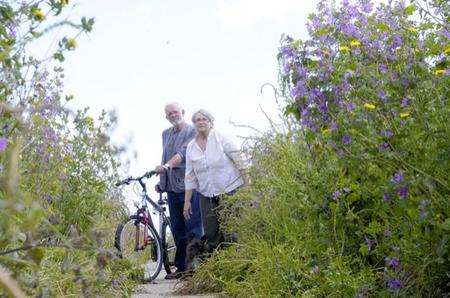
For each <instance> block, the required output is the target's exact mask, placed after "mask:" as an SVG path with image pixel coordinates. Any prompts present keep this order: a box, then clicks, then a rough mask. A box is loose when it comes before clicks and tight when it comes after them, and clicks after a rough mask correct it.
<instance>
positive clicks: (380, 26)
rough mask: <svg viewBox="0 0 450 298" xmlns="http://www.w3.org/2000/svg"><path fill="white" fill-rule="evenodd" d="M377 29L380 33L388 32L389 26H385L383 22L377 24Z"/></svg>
mask: <svg viewBox="0 0 450 298" xmlns="http://www.w3.org/2000/svg"><path fill="white" fill-rule="evenodd" d="M377 28H378V29H379V30H380V31H385V32H387V31H389V26H388V25H386V24H385V23H383V22H380V23H378V25H377Z"/></svg>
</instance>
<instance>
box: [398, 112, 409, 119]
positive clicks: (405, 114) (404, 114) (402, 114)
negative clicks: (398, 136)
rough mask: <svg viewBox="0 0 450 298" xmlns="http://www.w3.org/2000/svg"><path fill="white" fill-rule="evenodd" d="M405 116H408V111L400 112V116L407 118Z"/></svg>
mask: <svg viewBox="0 0 450 298" xmlns="http://www.w3.org/2000/svg"><path fill="white" fill-rule="evenodd" d="M407 117H409V113H408V112H406V113H400V118H402V119H403V118H407Z"/></svg>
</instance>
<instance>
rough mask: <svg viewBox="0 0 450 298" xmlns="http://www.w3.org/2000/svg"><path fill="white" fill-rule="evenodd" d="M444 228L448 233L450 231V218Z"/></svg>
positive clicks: (443, 225)
mask: <svg viewBox="0 0 450 298" xmlns="http://www.w3.org/2000/svg"><path fill="white" fill-rule="evenodd" d="M442 228H443V229H444V230H446V231H450V217H448V218H447V219H446V220H445V221H444V222H443V223H442Z"/></svg>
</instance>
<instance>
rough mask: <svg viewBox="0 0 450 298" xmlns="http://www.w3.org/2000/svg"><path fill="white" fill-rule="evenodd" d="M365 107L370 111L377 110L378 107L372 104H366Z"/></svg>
mask: <svg viewBox="0 0 450 298" xmlns="http://www.w3.org/2000/svg"><path fill="white" fill-rule="evenodd" d="M364 107H365V108H366V109H368V110H373V109H375V108H376V106H375V105H374V104H371V103H365V104H364Z"/></svg>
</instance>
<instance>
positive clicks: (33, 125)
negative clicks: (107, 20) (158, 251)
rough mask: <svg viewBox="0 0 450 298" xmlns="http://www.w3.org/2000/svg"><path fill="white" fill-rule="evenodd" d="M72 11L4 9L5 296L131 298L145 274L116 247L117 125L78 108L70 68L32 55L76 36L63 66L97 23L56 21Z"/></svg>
mask: <svg viewBox="0 0 450 298" xmlns="http://www.w3.org/2000/svg"><path fill="white" fill-rule="evenodd" d="M67 4H68V1H67V0H61V1H59V0H58V1H48V2H47V3H44V2H42V1H28V2H27V1H25V2H23V1H20V2H16V1H0V20H1V22H0V273H1V274H0V296H2V295H4V294H5V293H13V291H16V292H14V293H15V294H14V295H17V296H21V295H23V294H26V295H29V296H42V297H49V296H117V295H119V296H124V295H129V294H130V293H131V291H132V289H133V286H134V285H135V284H136V281H137V279H136V277H137V276H139V273H138V272H137V270H136V269H133V267H134V265H133V264H123V262H122V260H119V259H117V256H116V255H115V251H114V249H113V247H112V245H113V239H112V237H113V235H114V229H115V226H116V223H117V222H118V221H119V220H121V219H122V217H123V211H122V210H124V205H123V203H122V196H121V194H120V193H117V192H116V191H115V190H114V189H113V188H112V182H113V181H115V180H116V178H117V174H116V171H117V169H118V167H119V166H120V164H119V158H118V157H119V153H120V151H119V150H118V149H117V148H115V147H114V146H113V145H112V144H111V143H110V142H109V134H110V132H111V130H112V129H113V127H114V121H115V120H114V117H111V115H109V114H108V113H106V112H104V113H102V115H100V117H99V118H98V119H95V120H94V119H93V118H91V117H90V116H88V114H87V112H88V109H85V110H83V111H77V112H75V113H74V112H73V111H70V110H68V109H67V108H66V107H65V102H66V101H68V100H71V99H72V98H73V96H64V95H63V91H62V85H63V82H62V80H63V78H64V74H63V69H62V68H61V66H59V64H58V62H57V61H50V62H49V61H48V59H51V58H44V60H39V59H36V58H35V57H31V56H29V55H28V53H27V52H26V51H25V49H27V46H28V45H29V44H30V43H31V42H33V40H35V39H36V38H39V37H40V36H42V35H45V34H50V32H51V31H52V30H53V29H54V28H57V27H60V26H66V27H71V28H73V29H74V30H75V33H74V37H71V38H69V37H63V38H62V39H61V42H60V43H59V47H58V48H57V49H56V50H55V51H56V52H55V55H54V58H55V59H56V60H59V61H63V60H64V53H65V52H66V51H69V50H74V49H75V48H76V46H77V43H76V40H75V38H76V37H77V36H79V34H81V33H87V32H89V31H91V30H92V26H93V23H94V21H93V19H89V20H88V19H86V18H82V20H81V24H79V25H78V24H74V23H72V22H69V21H63V22H56V23H51V21H52V18H53V16H54V15H59V14H60V13H61V11H62V10H64V9H65V7H66V6H67ZM49 65H52V66H51V67H50V66H49ZM3 271H4V272H3ZM3 273H4V274H3ZM21 291H22V292H24V293H20V292H21Z"/></svg>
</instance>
